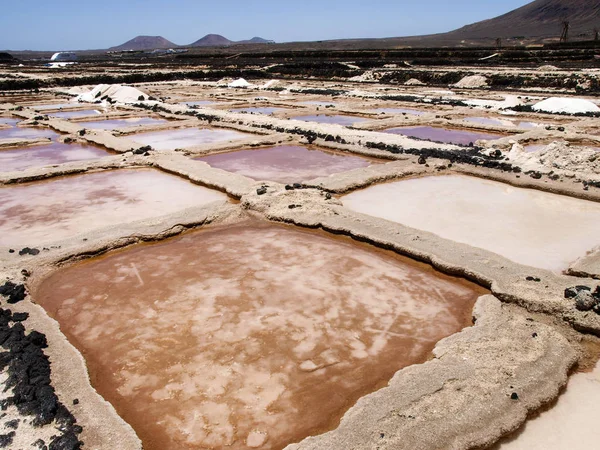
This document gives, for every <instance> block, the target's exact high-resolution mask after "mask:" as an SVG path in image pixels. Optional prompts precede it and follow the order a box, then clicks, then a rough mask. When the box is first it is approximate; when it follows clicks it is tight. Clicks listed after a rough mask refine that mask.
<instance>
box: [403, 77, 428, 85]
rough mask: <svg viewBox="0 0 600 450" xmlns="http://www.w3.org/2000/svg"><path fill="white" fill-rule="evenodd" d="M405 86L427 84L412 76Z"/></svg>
mask: <svg viewBox="0 0 600 450" xmlns="http://www.w3.org/2000/svg"><path fill="white" fill-rule="evenodd" d="M404 86H425V83H423V82H422V81H420V80H417V79H416V78H411V79H410V80H408V81H407V82H406V83H404Z"/></svg>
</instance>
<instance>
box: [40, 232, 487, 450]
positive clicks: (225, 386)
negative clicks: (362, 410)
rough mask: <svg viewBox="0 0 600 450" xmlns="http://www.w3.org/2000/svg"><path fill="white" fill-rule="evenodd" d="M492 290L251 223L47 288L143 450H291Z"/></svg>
mask: <svg viewBox="0 0 600 450" xmlns="http://www.w3.org/2000/svg"><path fill="white" fill-rule="evenodd" d="M480 291H481V290H480V289H479V288H477V287H475V286H473V285H471V284H468V283H465V282H462V281H457V280H456V279H452V278H449V277H446V276H442V275H440V274H438V273H436V272H434V271H433V270H431V269H430V268H426V267H425V266H420V265H416V264H415V263H412V262H409V260H406V259H402V258H400V257H398V256H396V255H393V254H391V253H388V252H383V251H379V250H375V249H372V248H370V247H368V246H366V245H357V244H355V243H353V242H351V241H349V240H346V239H335V238H331V237H328V236H325V235H323V234H320V233H319V234H317V233H313V232H307V231H299V230H296V229H294V228H288V227H284V226H275V225H270V224H260V223H253V222H251V223H246V224H242V225H237V226H233V227H228V228H217V229H213V230H206V231H202V232H196V233H190V234H187V235H184V236H180V237H178V238H174V239H170V240H168V241H165V242H162V243H158V244H152V245H142V246H137V247H134V248H131V249H129V250H126V251H122V252H119V253H115V254H112V255H109V256H107V257H102V258H98V259H95V260H92V261H89V262H86V263H82V264H77V265H74V266H72V267H70V268H67V269H63V270H60V271H58V272H56V273H55V274H53V275H52V276H50V277H49V278H48V279H46V280H45V281H44V282H43V283H42V285H41V286H40V289H39V290H38V292H37V293H36V295H35V298H36V301H38V302H39V303H40V304H41V305H43V306H44V308H45V309H46V310H47V311H48V312H49V314H50V315H51V316H52V317H54V318H55V319H56V320H58V321H59V323H60V325H61V329H62V330H63V332H64V333H65V334H66V335H67V336H68V337H69V339H70V340H71V342H73V343H74V344H75V345H76V346H77V347H78V348H79V349H80V351H82V353H83V354H84V355H85V357H86V360H87V365H88V367H89V369H90V373H91V377H92V380H94V385H95V388H96V389H97V390H98V391H99V392H100V393H101V394H102V395H103V396H104V397H105V398H107V399H108V400H109V401H111V402H112V403H113V405H115V407H116V409H117V411H118V412H119V414H120V415H121V416H122V417H123V418H124V419H125V420H126V421H128V422H129V423H130V424H132V426H133V427H134V428H135V430H136V432H137V433H138V435H139V436H140V437H141V438H142V441H143V443H144V448H146V449H150V450H154V449H161V450H169V449H178V450H179V449H197V448H206V449H222V448H231V449H243V448H248V447H250V448H262V449H274V448H282V447H284V446H285V445H286V444H288V443H291V442H296V441H299V440H301V439H302V438H304V437H306V436H308V435H311V434H316V433H320V432H322V431H325V430H327V429H330V428H332V427H335V425H336V422H337V420H338V419H339V417H340V415H341V414H342V413H343V412H344V411H345V410H347V409H348V408H349V407H350V406H351V405H352V404H353V403H354V402H355V401H356V400H357V399H358V398H359V397H361V396H362V395H364V394H366V393H368V392H371V391H373V390H374V389H377V388H378V387H380V386H382V385H383V384H384V383H386V382H387V381H388V380H389V379H390V378H391V376H392V375H393V374H394V373H395V372H396V371H397V370H399V369H400V368H402V367H405V366H407V365H410V364H413V363H415V362H420V361H423V360H424V359H425V358H426V357H427V355H428V354H429V352H430V351H431V349H432V348H433V345H434V344H435V343H436V342H437V341H439V340H440V339H441V338H442V337H445V336H448V335H451V334H453V333H455V332H457V331H459V330H460V329H461V328H462V327H463V326H465V325H466V323H468V317H470V312H471V308H472V306H473V303H474V301H475V299H476V298H477V297H478V295H479V294H480Z"/></svg>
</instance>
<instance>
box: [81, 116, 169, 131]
mask: <svg viewBox="0 0 600 450" xmlns="http://www.w3.org/2000/svg"><path fill="white" fill-rule="evenodd" d="M167 122H168V120H166V119H154V118H152V117H135V118H131V119H113V120H95V121H92V122H79V124H80V125H81V126H82V127H85V128H91V129H93V130H115V129H117V128H129V127H135V126H149V125H163V124H165V123H167Z"/></svg>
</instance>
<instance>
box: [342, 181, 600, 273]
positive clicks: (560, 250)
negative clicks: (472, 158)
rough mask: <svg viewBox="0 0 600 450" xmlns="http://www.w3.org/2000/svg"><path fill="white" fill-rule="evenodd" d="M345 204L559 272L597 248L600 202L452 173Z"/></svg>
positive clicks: (353, 197)
mask: <svg viewBox="0 0 600 450" xmlns="http://www.w3.org/2000/svg"><path fill="white" fill-rule="evenodd" d="M343 203H344V206H345V207H347V208H349V209H352V210H354V211H357V212H360V213H364V214H369V215H371V216H375V217H380V218H383V219H387V220H391V221H394V222H398V223H401V224H403V225H407V226H409V227H413V228H417V229H420V230H425V231H429V232H432V233H435V234H437V235H439V236H441V237H443V238H446V239H451V240H454V241H457V242H462V243H465V244H469V245H472V246H474V247H480V248H483V249H486V250H489V251H491V252H494V253H497V254H499V255H502V256H505V257H506V258H508V259H511V260H513V261H515V262H517V263H520V264H525V265H529V266H533V267H539V268H542V269H548V270H552V271H556V272H559V271H561V270H564V269H566V268H567V267H568V266H569V265H570V264H571V263H573V262H574V261H575V260H576V259H578V258H579V257H581V256H584V255H585V254H586V253H587V252H588V251H590V250H591V249H593V248H594V247H596V246H598V245H599V244H600V234H599V233H598V223H599V221H600V205H599V204H598V203H594V202H590V201H585V200H579V199H575V198H570V197H565V196H561V195H556V194H550V193H547V192H541V191H537V190H533V189H521V188H515V187H512V186H509V185H507V184H503V183H498V182H494V181H489V180H483V179H479V178H473V177H467V176H460V175H447V176H437V177H425V178H418V179H412V180H405V181H399V182H395V183H387V184H382V185H377V186H371V187H369V188H367V189H364V190H361V191H357V192H353V193H351V194H349V195H346V196H344V197H343Z"/></svg>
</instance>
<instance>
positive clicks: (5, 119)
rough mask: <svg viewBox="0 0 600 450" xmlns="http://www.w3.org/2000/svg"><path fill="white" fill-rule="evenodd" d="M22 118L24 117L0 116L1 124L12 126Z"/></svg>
mask: <svg viewBox="0 0 600 450" xmlns="http://www.w3.org/2000/svg"><path fill="white" fill-rule="evenodd" d="M21 120H23V119H13V118H10V117H0V125H9V126H11V127H14V126H15V125H16V124H18V123H19V122H20V121H21Z"/></svg>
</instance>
